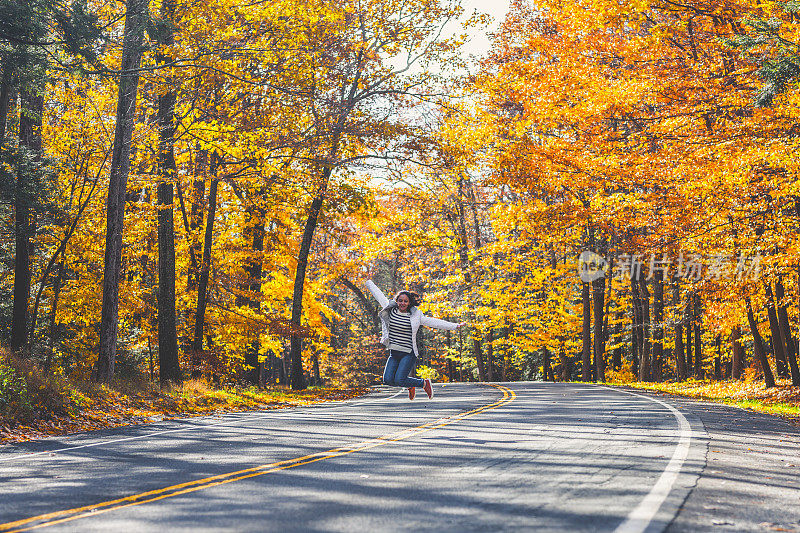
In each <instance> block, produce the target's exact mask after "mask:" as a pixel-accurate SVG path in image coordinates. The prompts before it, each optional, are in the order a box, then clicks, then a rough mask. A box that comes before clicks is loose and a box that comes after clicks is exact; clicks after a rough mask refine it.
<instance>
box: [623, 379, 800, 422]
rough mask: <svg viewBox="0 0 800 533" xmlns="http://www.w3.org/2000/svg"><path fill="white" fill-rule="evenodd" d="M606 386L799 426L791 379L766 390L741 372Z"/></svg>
mask: <svg viewBox="0 0 800 533" xmlns="http://www.w3.org/2000/svg"><path fill="white" fill-rule="evenodd" d="M611 377H612V379H611V380H609V382H608V384H609V385H619V386H626V387H632V388H636V389H642V390H652V391H658V392H663V393H667V394H674V395H677V396H684V397H687V398H696V399H698V400H705V401H710V402H716V403H722V404H726V405H732V406H735V407H740V408H742V409H747V410H750V411H757V412H760V413H767V414H771V415H778V416H782V417H784V418H787V419H789V421H791V422H792V423H794V424H800V387H793V386H792V384H791V380H788V379H777V380H776V384H777V386H775V387H772V388H769V389H767V388H766V387H765V386H764V383H763V381H761V380H760V379H759V378H758V376H757V375H756V374H755V372H753V371H748V372H746V373H745V376H744V379H742V380H723V381H715V380H709V379H702V380H701V379H688V380H686V381H680V382H665V383H643V382H639V381H631V380H629V379H627V376H625V378H623V379H613V378H615V377H616V376H611Z"/></svg>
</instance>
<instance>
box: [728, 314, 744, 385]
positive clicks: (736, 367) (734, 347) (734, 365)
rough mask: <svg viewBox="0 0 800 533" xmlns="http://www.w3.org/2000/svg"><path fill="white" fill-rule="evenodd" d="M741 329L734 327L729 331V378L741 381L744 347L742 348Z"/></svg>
mask: <svg viewBox="0 0 800 533" xmlns="http://www.w3.org/2000/svg"><path fill="white" fill-rule="evenodd" d="M741 338H742V328H741V327H739V326H736V327H735V328H733V331H731V377H732V378H733V379H741V377H742V371H743V370H744V347H743V346H742V343H741V340H740V339H741Z"/></svg>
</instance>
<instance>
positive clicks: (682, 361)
mask: <svg viewBox="0 0 800 533" xmlns="http://www.w3.org/2000/svg"><path fill="white" fill-rule="evenodd" d="M675 376H676V377H677V378H678V381H684V380H685V379H686V354H685V353H684V351H683V324H681V323H680V322H679V323H677V324H675Z"/></svg>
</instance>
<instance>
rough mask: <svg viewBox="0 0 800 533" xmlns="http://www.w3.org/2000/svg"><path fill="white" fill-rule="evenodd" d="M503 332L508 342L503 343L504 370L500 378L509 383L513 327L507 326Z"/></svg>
mask: <svg viewBox="0 0 800 533" xmlns="http://www.w3.org/2000/svg"><path fill="white" fill-rule="evenodd" d="M506 324H508V322H506ZM503 330H504V333H503V336H504V337H505V339H506V342H504V343H503V368H502V370H501V377H500V379H501V380H502V381H503V382H505V381H508V380H507V379H506V376H507V375H508V374H507V371H508V342H509V340H510V339H511V327H510V326H508V325H506V326H505V327H504V328H503ZM551 372H552V371H551ZM553 381H555V378H553Z"/></svg>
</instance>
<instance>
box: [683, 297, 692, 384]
mask: <svg viewBox="0 0 800 533" xmlns="http://www.w3.org/2000/svg"><path fill="white" fill-rule="evenodd" d="M693 309H694V308H693V306H692V293H691V292H690V293H689V294H687V296H686V307H685V311H684V313H683V316H684V325H685V326H686V376H687V377H688V376H689V374H691V373H692V369H693V368H694V364H693V362H692V361H693V359H692V347H693V343H692V331H694V311H693Z"/></svg>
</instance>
